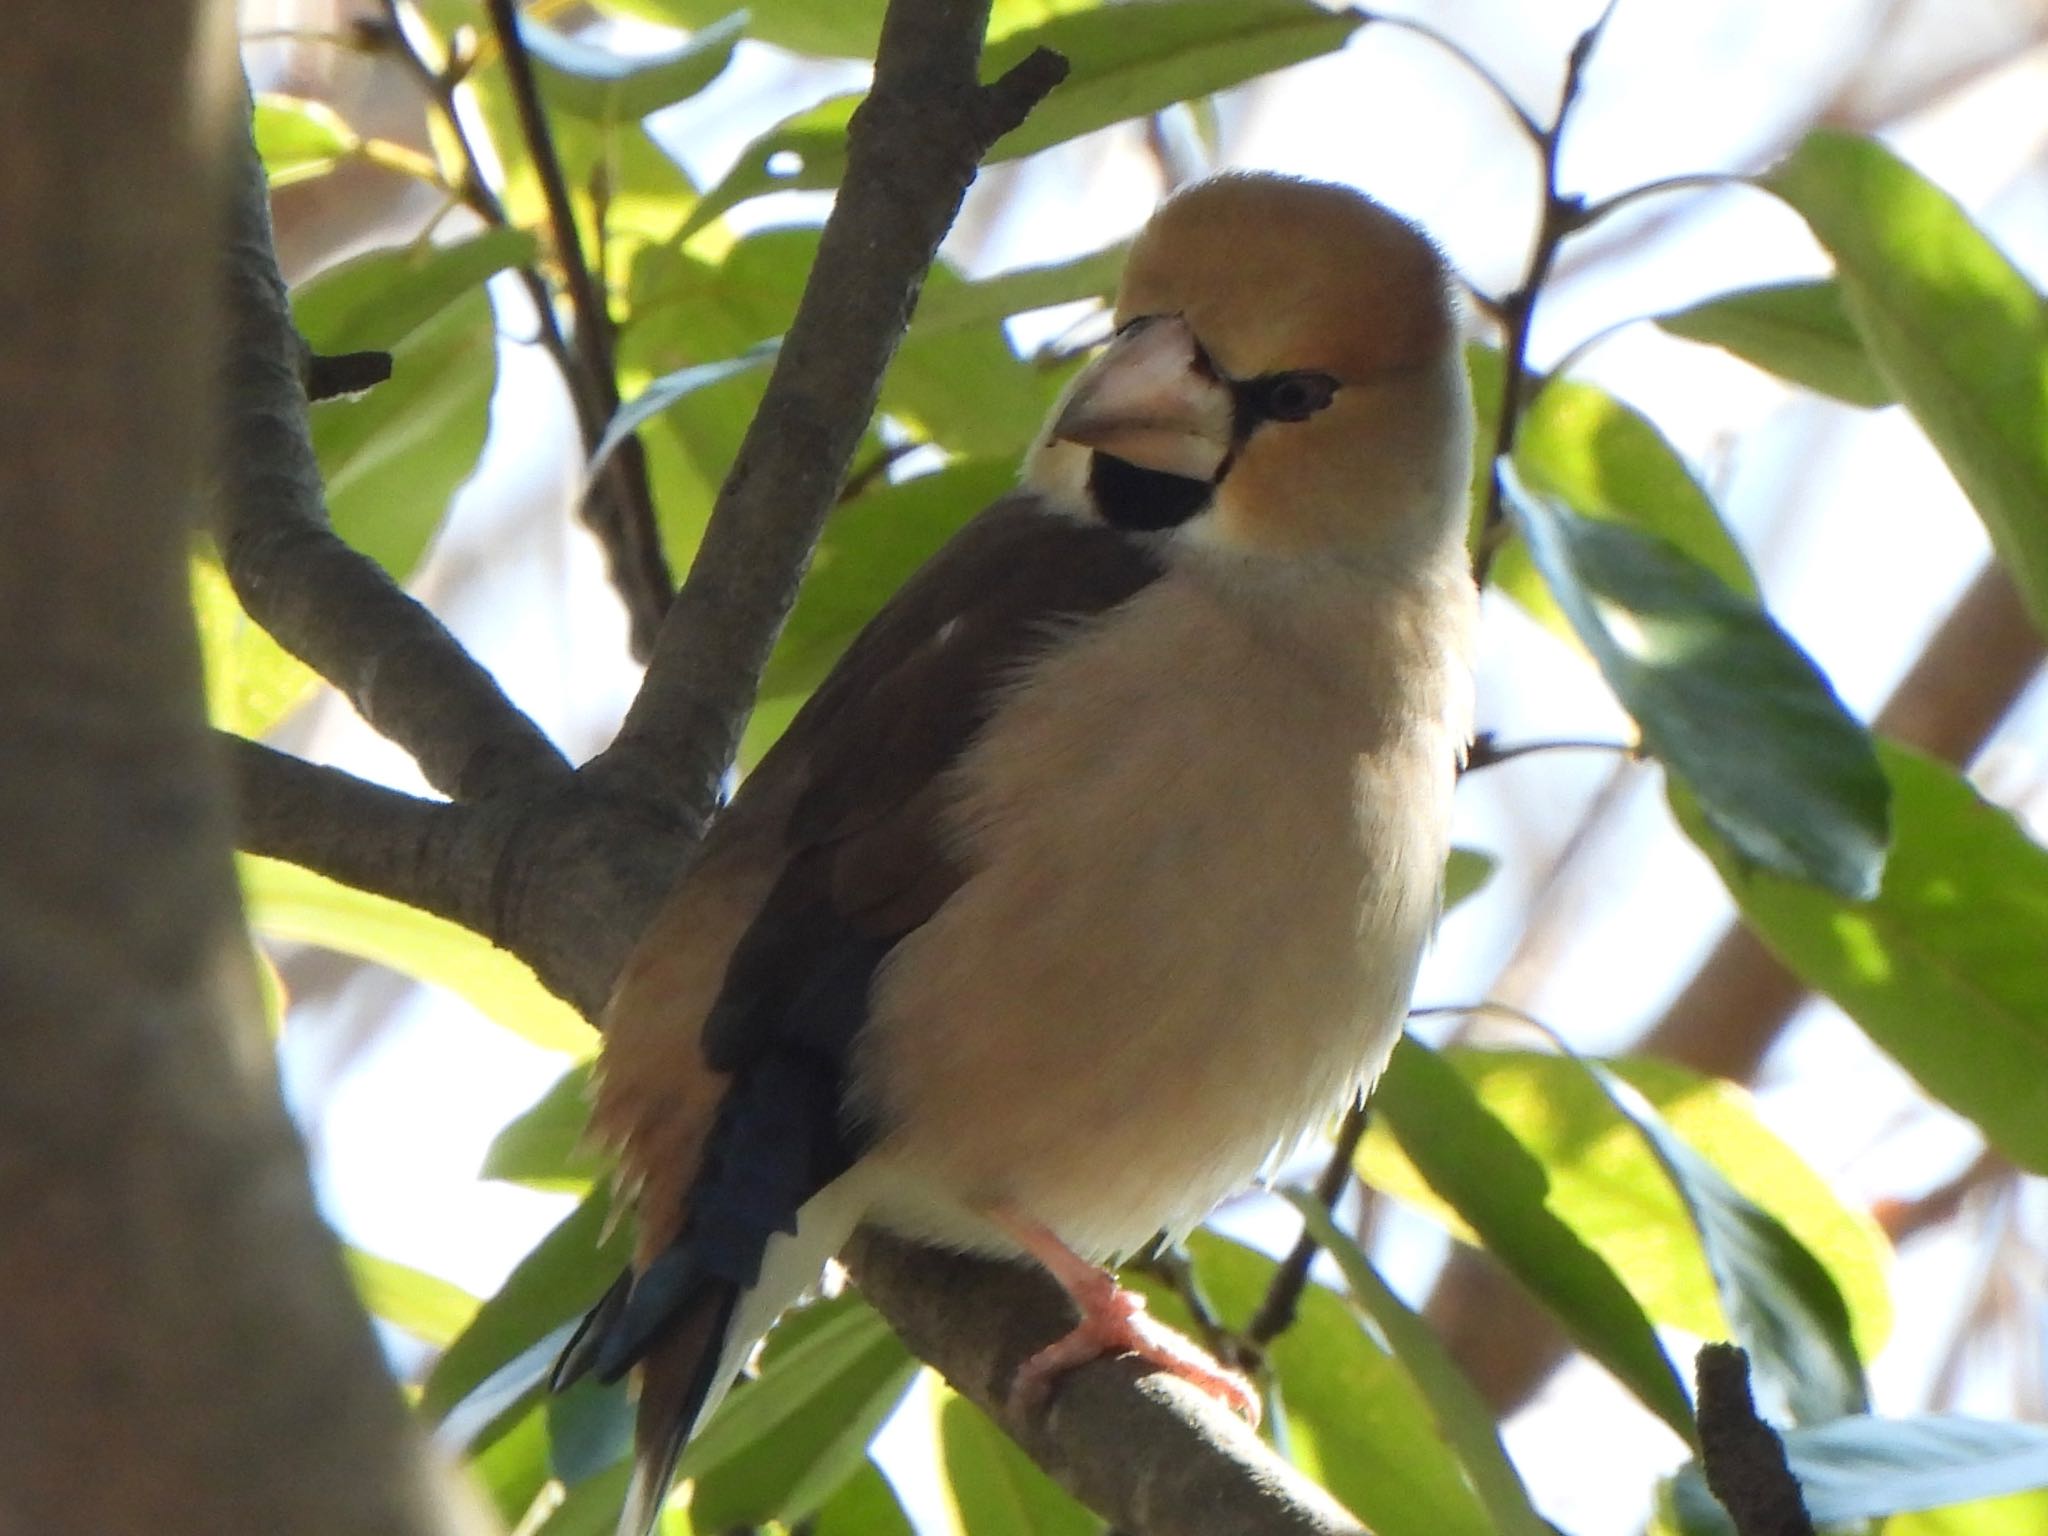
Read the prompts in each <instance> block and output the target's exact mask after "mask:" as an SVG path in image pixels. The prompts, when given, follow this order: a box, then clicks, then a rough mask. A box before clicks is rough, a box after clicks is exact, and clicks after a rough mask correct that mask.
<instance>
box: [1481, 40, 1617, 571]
mask: <svg viewBox="0 0 2048 1536" xmlns="http://www.w3.org/2000/svg"><path fill="white" fill-rule="evenodd" d="M1618 3H1619V0H1607V6H1606V8H1605V9H1604V10H1602V11H1601V12H1600V15H1599V17H1598V18H1597V19H1596V20H1595V21H1594V23H1593V25H1591V26H1590V27H1588V28H1586V30H1585V31H1584V32H1582V33H1580V34H1579V39H1578V41H1577V42H1575V43H1573V44H1572V51H1571V53H1570V55H1569V56H1568V57H1567V59H1566V61H1565V70H1564V87H1563V89H1562V90H1561V91H1560V92H1559V95H1558V102H1557V114H1556V116H1555V117H1553V118H1552V119H1551V123H1550V126H1549V127H1548V128H1545V129H1541V130H1540V131H1539V132H1538V133H1537V135H1536V147H1537V151H1538V154H1539V155H1540V157H1541V159H1542V163H1543V214H1542V218H1541V219H1540V220H1539V222H1538V224H1537V227H1536V243H1535V247H1534V249H1532V250H1531V251H1530V253H1529V265H1528V268H1527V270H1526V271H1524V273H1523V274H1522V281H1521V284H1520V286H1519V287H1517V288H1516V289H1515V291H1514V292H1513V293H1510V294H1507V295H1506V296H1504V297H1503V298H1502V299H1501V301H1500V306H1499V307H1500V312H1501V314H1502V315H1504V316H1505V317H1506V322H1507V344H1506V346H1505V347H1504V348H1503V357H1502V373H1501V391H1500V419H1499V420H1498V421H1497V422H1496V423H1495V424H1494V434H1493V453H1492V466H1493V467H1492V470H1491V472H1490V473H1489V475H1488V476H1487V488H1486V517H1485V521H1484V523H1483V524H1482V526H1481V528H1480V534H1479V547H1478V549H1477V551H1476V552H1475V554H1474V556H1473V561H1472V565H1473V577H1474V579H1475V580H1477V581H1478V582H1479V584H1480V585H1481V586H1484V585H1485V584H1486V573H1487V571H1488V570H1489V569H1490V568H1491V567H1492V565H1493V557H1494V556H1495V555H1496V554H1497V553H1498V552H1499V550H1500V545H1501V541H1502V539H1503V538H1504V537H1505V535H1506V531H1507V504H1506V488H1505V487H1504V486H1503V485H1502V484H1501V476H1500V464H1501V461H1502V460H1504V459H1506V458H1507V457H1508V456H1509V455H1510V454H1512V453H1513V452H1514V451H1515V433H1516V431H1517V429H1518V428H1519V427H1520V426H1521V422H1522V412H1523V409H1524V407H1525V405H1526V403H1527V397H1526V395H1525V394H1524V385H1523V378H1522V375H1523V373H1524V372H1525V371H1526V370H1527V368H1528V365H1529V332H1530V329H1531V326H1532V324H1533V323H1534V321H1535V318H1536V301H1537V298H1538V297H1539V296H1540V295H1541V294H1542V292H1543V285H1544V284H1545V283H1546V282H1548V281H1549V279H1550V269H1551V266H1552V264H1553V263H1555V262H1556V260H1557V253H1558V249H1559V248H1560V247H1561V246H1562V245H1563V244H1564V242H1565V240H1566V238H1567V237H1568V236H1570V235H1571V234H1572V233H1573V232H1574V231H1576V230H1578V229H1579V228H1581V227H1582V226H1583V224H1584V221H1585V200H1584V199H1583V198H1580V197H1578V196H1570V197H1567V196H1565V195H1564V194H1562V193H1560V192H1559V191H1558V189H1557V162H1558V155H1559V152H1560V151H1561V149H1562V148H1563V145H1564V131H1565V128H1566V126H1567V125H1568V124H1569V123H1570V122H1571V116H1572V108H1573V107H1574V106H1576V105H1577V104H1578V100H1579V92H1580V89H1581V87H1582V86H1583V85H1584V82H1585V73H1586V64H1587V62H1588V61H1589V60H1590V59H1591V58H1592V56H1593V49H1594V48H1595V47H1596V46H1597V45H1598V43H1599V41H1600V34H1601V32H1602V31H1603V30H1605V28H1606V26H1607V22H1608V19H1609V18H1610V17H1612V16H1613V15H1614V8H1615V6H1616V5H1617V4H1618Z"/></svg>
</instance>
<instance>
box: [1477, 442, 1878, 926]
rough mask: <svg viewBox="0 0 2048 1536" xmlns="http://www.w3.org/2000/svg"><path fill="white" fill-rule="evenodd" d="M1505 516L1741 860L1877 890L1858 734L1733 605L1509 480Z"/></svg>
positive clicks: (1868, 779)
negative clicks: (1508, 513)
mask: <svg viewBox="0 0 2048 1536" xmlns="http://www.w3.org/2000/svg"><path fill="white" fill-rule="evenodd" d="M1502 472H1503V474H1504V475H1505V476H1506V479H1507V482H1508V505H1509V511H1510V513H1511V515H1512V516H1513V518H1514V521H1515V525H1516V527H1517V528H1518V529H1519V530H1520V531H1521V534H1522V538H1523V540H1524V542H1525V543H1526V544H1527V546H1528V549H1529V553H1530V555H1531V557H1532V558H1533V559H1534V560H1535V563H1536V566H1537V569H1538V570H1540V571H1541V572H1542V573H1543V577H1544V580H1545V582H1546V583H1547V584H1548V585H1549V587H1550V590H1551V593H1552V595H1553V596H1555V597H1556V599H1557V601H1558V604H1559V606H1560V607H1562V608H1563V609H1564V612H1565V614H1566V616H1567V617H1568V618H1569V619H1570V620H1571V622H1572V628H1573V629H1574V630H1576V631H1577V633H1578V636H1579V639H1580V640H1581V641H1583V642H1584V643H1585V646H1586V648H1587V650H1589V651H1590V652H1592V654H1593V659H1594V660H1595V661H1596V662H1598V663H1599V666H1600V670H1601V672H1602V673H1603V674H1604V675H1605V677H1606V678H1607V682H1608V685H1609V686H1610V687H1612V688H1613V689H1614V692H1615V695H1616V696H1617V697H1618V698H1619V699H1620V700H1621V703H1622V706H1623V707H1624V708H1625V709H1627V710H1628V712H1629V713H1630V714H1631V715H1633V716H1634V717H1635V720H1636V724H1637V725H1638V726H1639V727H1640V728H1641V730H1642V734H1643V744H1644V746H1645V747H1646V748H1647V749H1648V750H1649V751H1650V752H1651V753H1652V754H1653V755H1655V756H1656V757H1657V758H1658V759H1659V760H1660V761H1662V762H1663V763H1664V765H1665V766H1666V767H1667V768H1669V769H1670V770H1671V771H1672V772H1673V773H1674V774H1676V775H1678V776H1679V777H1680V778H1681V779H1683V780H1684V781H1685V783H1686V785H1687V786H1688V787H1689V788H1690V789H1691V791H1692V792H1693V793H1694V794H1695V795H1696V796H1698V798H1699V802H1700V805H1701V807H1702V809H1703V810H1704V812H1705V814H1706V816H1707V818H1708V819H1709V821H1711V822H1712V824H1713V825H1714V827H1715V829H1716V830H1717V831H1719V832H1720V833H1721V834H1722V835H1723V836H1724V837H1726V838H1727V839H1728V840H1729V842H1730V843H1731V844H1733V845H1734V846H1735V848H1736V849H1737V850H1738V851H1739V852H1741V854H1742V855H1743V857H1745V858H1747V859H1749V860H1751V861H1752V862H1754V863H1756V864H1759V865H1762V866H1763V867H1765V868H1768V869H1772V870H1775V871H1777V872H1779V873H1781V874H1787V875H1791V876H1793V877H1795V878H1798V879H1803V880H1810V881H1813V882H1814V883H1816V884H1820V885H1825V886H1827V887H1828V888H1829V889H1831V890H1835V891H1840V892H1842V893H1844V894H1846V895H1851V896H1862V895H1868V894H1870V893H1871V892H1874V891H1875V890H1876V889H1877V882H1878V877H1879V875H1880V873H1881V872H1882V870H1883V867H1884V850H1885V843H1886V838H1887V831H1886V820H1885V806H1886V800H1887V791H1886V788H1885V780H1884V775H1883V773H1882V771H1880V769H1879V768H1878V766H1877V758H1876V754H1875V752H1874V750H1873V749H1872V746H1871V742H1870V737H1869V735H1868V733H1867V732H1865V731H1864V729H1863V727H1862V726H1861V725H1859V724H1858V723H1857V722H1856V721H1855V720H1854V719H1852V718H1851V717H1850V715H1849V714H1848V712H1847V711H1846V710H1845V709H1844V708H1843V707H1842V704H1841V701H1840V700H1839V699H1837V698H1836V697H1835V692H1834V689H1833V688H1832V687H1831V686H1830V685H1829V683H1828V681H1827V679H1826V678H1825V677H1824V676H1822V674H1821V672H1820V669H1819V668H1817V667H1816V666H1814V664H1813V662H1812V661H1811V660H1809V659H1808V658H1807V656H1806V653H1805V652H1804V651H1802V650H1800V649H1799V647H1798V646H1797V645H1795V644H1794V643H1793V642H1792V640H1791V638H1790V637H1789V636H1787V635H1786V634H1785V632H1784V631H1783V630H1781V629H1779V628H1778V626H1777V625H1776V624H1775V623H1774V622H1772V620H1771V618H1770V616H1769V615H1767V614H1766V613H1765V612H1764V611H1763V610H1762V609H1761V608H1759V607H1757V606H1756V605H1755V603H1753V602H1752V601H1751V600H1750V599H1749V598H1747V597H1745V596H1743V595H1742V594H1740V593H1738V592H1736V591H1735V590H1734V589H1733V588H1731V587H1729V586H1728V585H1727V584H1726V583H1724V582H1723V581H1722V580H1721V579H1720V578H1719V577H1717V576H1715V575H1714V574H1713V573H1712V572H1710V571H1708V570H1706V569H1704V568H1703V567H1701V566H1699V565H1696V564H1694V563H1693V562H1692V561H1690V560H1688V559H1686V558H1685V556H1684V555H1682V554H1681V553H1679V551H1677V550H1676V549H1674V548H1672V547H1671V546H1670V545H1669V544H1666V543H1664V542H1663V541H1661V540H1659V539H1655V538H1648V537H1645V536H1644V535H1642V534H1640V533H1638V532H1637V531H1636V530H1634V529H1632V528H1627V527H1624V526H1622V525H1620V524H1617V523H1609V522H1601V521H1596V520H1594V519H1591V518H1584V517H1580V516H1578V515H1577V514H1576V513H1573V512H1571V511H1568V510H1567V509H1566V508H1564V507H1563V506H1561V505H1560V504H1558V503H1557V502H1555V501H1553V500H1551V499H1550V498H1548V497H1546V496H1542V495H1537V494H1534V493H1531V492H1528V491H1526V490H1524V489H1523V488H1521V487H1520V485H1519V483H1518V482H1517V481H1516V479H1515V476H1514V473H1513V471H1512V470H1508V469H1506V468H1505V467H1504V468H1503V471H1502Z"/></svg>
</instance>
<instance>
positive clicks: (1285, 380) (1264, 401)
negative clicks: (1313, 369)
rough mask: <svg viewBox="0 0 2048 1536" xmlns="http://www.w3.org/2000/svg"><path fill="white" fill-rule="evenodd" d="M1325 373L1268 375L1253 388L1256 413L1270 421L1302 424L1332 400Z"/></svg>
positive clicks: (1331, 383)
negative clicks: (1255, 396) (1299, 422)
mask: <svg viewBox="0 0 2048 1536" xmlns="http://www.w3.org/2000/svg"><path fill="white" fill-rule="evenodd" d="M1336 394H1337V381H1336V380H1335V379H1333V378H1331V377H1330V376H1329V375H1328V374H1327V373H1271V374H1268V375H1266V377H1265V378H1263V379H1260V380H1259V381H1258V384H1257V403H1258V413H1259V414H1260V415H1261V416H1263V417H1265V418H1267V419H1268V420H1270V421H1306V420H1308V418H1309V417H1311V416H1313V415H1315V413H1316V412H1317V411H1320V410H1321V409H1323V407H1325V406H1326V405H1328V404H1329V403H1330V401H1331V400H1332V399H1334V398H1335V396H1336Z"/></svg>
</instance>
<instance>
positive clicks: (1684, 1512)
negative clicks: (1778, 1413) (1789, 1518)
mask: <svg viewBox="0 0 2048 1536" xmlns="http://www.w3.org/2000/svg"><path fill="white" fill-rule="evenodd" d="M1782 1438H1783V1439H1784V1442H1785V1455H1786V1459H1787V1460H1788V1461H1789V1462H1790V1463H1791V1467H1792V1473H1793V1476H1795V1477H1797V1478H1798V1479H1799V1485H1800V1490H1801V1492H1802V1493H1804V1495H1805V1496H1806V1505H1807V1509H1808V1511H1809V1512H1810V1513H1811V1514H1812V1516H1813V1519H1814V1523H1815V1524H1816V1525H1819V1526H1833V1525H1843V1524H1847V1523H1848V1522H1850V1521H1852V1520H1870V1519H1875V1518H1878V1517H1880V1516H1883V1515H1891V1514H1900V1513H1905V1512H1909V1511H1912V1510H1921V1509H1939V1508H1941V1507H1943V1506H1944V1505H1951V1504H1961V1503H1964V1502H1967V1501H1971V1500H1978V1499H1988V1498H1994V1497H2001V1496H2004V1495H2009V1494H2015V1493H2025V1492H2030V1491H2032V1490H2035V1489H2041V1488H2048V1428H2043V1427H2042V1426H2041V1425H2038V1424H2008V1423H2000V1422H1995V1421H1992V1420H1988V1419H1966V1418H1961V1417H1955V1416H1950V1415H1945V1414H1930V1415H1928V1416H1926V1417H1924V1418H1916V1419H1873V1418H1864V1417H1861V1416H1858V1417H1853V1418H1846V1419H1837V1420H1836V1421H1835V1422H1834V1423H1832V1424H1821V1425H1816V1426H1815V1427H1813V1428H1811V1429H1793V1430H1787V1431H1786V1432H1785V1433H1784V1435H1783V1437H1782ZM1671 1506H1672V1513H1673V1515H1674V1516H1675V1523H1676V1524H1677V1526H1678V1528H1679V1529H1680V1530H1681V1531H1684V1532H1685V1533H1687V1536H1734V1526H1733V1525H1732V1524H1731V1523H1730V1521H1729V1519H1728V1516H1727V1515H1726V1513H1725V1512H1723V1511H1722V1509H1721V1506H1720V1505H1719V1504H1718V1503H1716V1502H1715V1500H1714V1497H1713V1495H1712V1494H1710V1493H1708V1492H1707V1489H1706V1483H1705V1480H1704V1479H1703V1478H1702V1477H1701V1475H1700V1471H1699V1467H1698V1465H1697V1463H1689V1464H1688V1465H1686V1466H1685V1467H1683V1468H1681V1469H1680V1471H1679V1473H1678V1475H1677V1477H1676V1478H1675V1479H1674V1480H1673V1485H1672V1488H1671Z"/></svg>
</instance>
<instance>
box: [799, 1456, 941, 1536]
mask: <svg viewBox="0 0 2048 1536" xmlns="http://www.w3.org/2000/svg"><path fill="white" fill-rule="evenodd" d="M810 1536H917V1528H916V1527H915V1526H913V1525H912V1524H911V1523H910V1517H909V1516H908V1515H906V1514H904V1513H903V1505H902V1503H901V1502H900V1501H899V1500H898V1499H897V1497H896V1490H895V1489H894V1488H893V1487H891V1486H890V1484H889V1479H888V1478H887V1477H885V1476H884V1475H883V1473H882V1469H881V1468H880V1467H878V1466H876V1465H875V1464H874V1463H873V1462H872V1461H869V1462H866V1463H864V1464H863V1465H862V1466H861V1467H859V1468H858V1469H857V1470H856V1471H855V1472H854V1474H853V1476H852V1477H850V1478H848V1479H847V1480H846V1481H845V1482H844V1483H843V1484H841V1485H840V1489H839V1491H838V1492H837V1493H835V1494H833V1495H832V1497H831V1498H829V1499H827V1500H826V1501H825V1504H824V1507H823V1508H821V1509H820V1510H819V1511H818V1513H817V1514H816V1515H815V1516H814V1517H813V1518H812V1520H811V1524H810Z"/></svg>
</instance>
